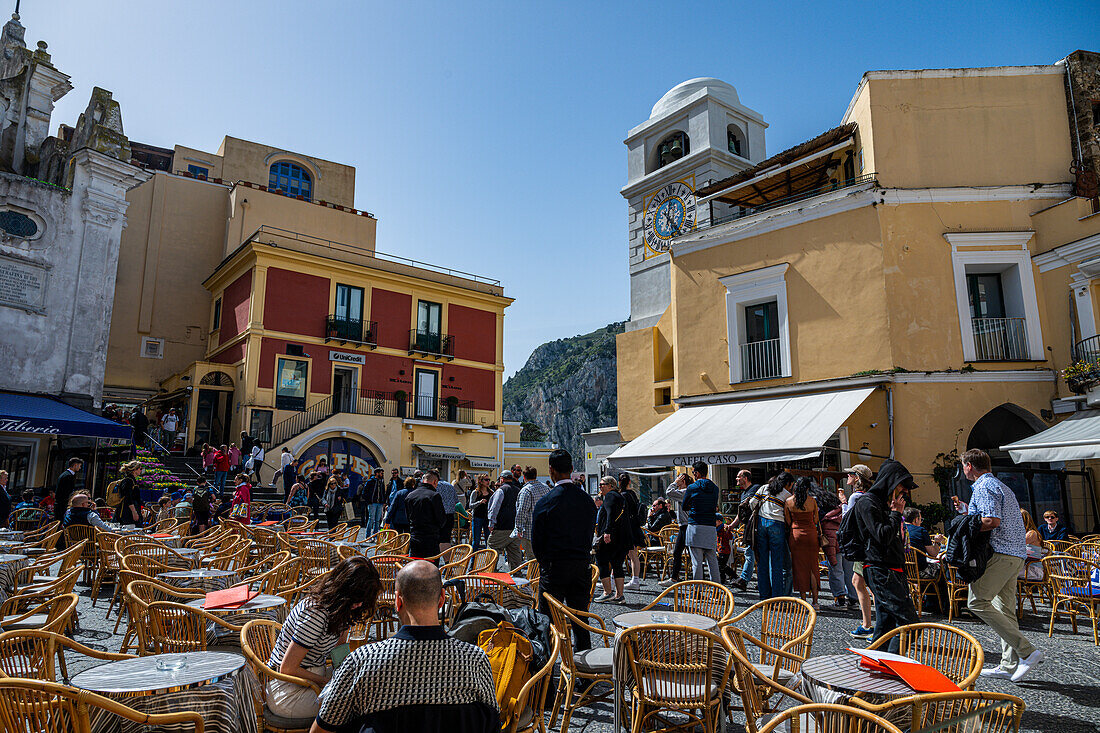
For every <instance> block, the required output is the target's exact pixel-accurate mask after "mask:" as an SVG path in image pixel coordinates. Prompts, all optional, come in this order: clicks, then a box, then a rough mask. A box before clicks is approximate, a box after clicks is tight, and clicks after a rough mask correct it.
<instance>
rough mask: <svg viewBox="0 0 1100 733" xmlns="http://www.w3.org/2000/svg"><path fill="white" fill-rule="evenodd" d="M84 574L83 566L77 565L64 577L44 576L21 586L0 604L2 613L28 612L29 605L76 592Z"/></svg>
mask: <svg viewBox="0 0 1100 733" xmlns="http://www.w3.org/2000/svg"><path fill="white" fill-rule="evenodd" d="M83 572H84V566H83V565H79V564H78V565H76V566H75V567H73V568H72V569H71V570H69V571H68V572H66V573H65V574H64V575H59V576H56V577H55V576H49V575H47V576H43V577H41V578H35V579H34V582H32V583H28V584H26V585H23V586H20V588H19V589H18V591H17V592H16V593H15V594H14V595H11V596H9V597H8V598H6V599H4V602H3V604H0V613H10V612H12V611H16V610H20V611H21V610H26V608H27V606H28V605H34V604H38V603H42V602H43V601H47V600H49V599H51V598H53V597H54V596H59V595H65V594H66V593H72V592H73V591H74V590H76V581H77V578H79V577H80V576H81V574H82V573H83Z"/></svg>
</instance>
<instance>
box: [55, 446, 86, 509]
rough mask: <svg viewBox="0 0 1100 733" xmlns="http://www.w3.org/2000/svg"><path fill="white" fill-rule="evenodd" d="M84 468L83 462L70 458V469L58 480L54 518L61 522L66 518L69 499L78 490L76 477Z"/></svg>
mask: <svg viewBox="0 0 1100 733" xmlns="http://www.w3.org/2000/svg"><path fill="white" fill-rule="evenodd" d="M83 467H84V461H83V460H81V459H80V458H70V459H69V467H68V468H67V469H66V470H64V471H62V472H61V475H60V476H59V477H58V478H57V486H56V488H55V489H54V494H53V501H54V504H53V515H54V517H53V518H54V519H56V520H57V521H59V522H60V521H61V520H62V519H64V518H65V510H66V509H68V508H69V497H70V496H72V495H73V491H75V490H76V475H77V474H78V473H80V469H82V468H83Z"/></svg>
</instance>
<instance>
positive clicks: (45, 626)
mask: <svg viewBox="0 0 1100 733" xmlns="http://www.w3.org/2000/svg"><path fill="white" fill-rule="evenodd" d="M18 598H19V596H12V597H11V598H8V599H7V600H6V601H4V603H3V605H0V628H3V629H5V630H6V631H27V630H32V629H37V630H40V631H52V632H53V633H55V634H63V633H65V632H66V631H67V630H68V629H69V626H70V625H71V624H72V622H73V621H74V620H75V619H76V604H77V595H76V594H75V593H66V594H64V595H59V596H54V597H52V598H49V599H46V600H41V601H40V602H39V603H38V605H35V606H31V607H28V608H27V609H26V610H25V611H22V612H9V611H8V608H9V603H10V604H11V607H20V606H21V605H22V604H19V603H18V601H17V600H13V599H18ZM36 600H37V599H36Z"/></svg>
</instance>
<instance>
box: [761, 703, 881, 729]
mask: <svg viewBox="0 0 1100 733" xmlns="http://www.w3.org/2000/svg"><path fill="white" fill-rule="evenodd" d="M758 730H759V733H772V732H773V731H783V732H784V733H902V731H901V729H900V728H898V727H897V726H896V725H894V724H893V723H891V722H889V721H887V720H883V719H882V718H880V717H879V716H877V715H874V714H872V713H868V712H866V711H864V710H859V709H858V708H853V707H849V706H847V705H831V704H826V703H813V704H810V705H799V706H797V707H793V708H789V709H787V710H783V711H782V712H779V713H776V714H775V717H773V718H771V719H770V720H769V721H768V724H767V725H765V726H764V727H763V728H759V729H758Z"/></svg>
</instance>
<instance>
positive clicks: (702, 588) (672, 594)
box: [642, 580, 735, 623]
mask: <svg viewBox="0 0 1100 733" xmlns="http://www.w3.org/2000/svg"><path fill="white" fill-rule="evenodd" d="M734 603H735V599H734V597H733V591H731V590H730V589H729V588H727V587H726V586H724V585H720V584H718V583H712V582H711V581H709V580H685V581H682V582H680V583H673V584H672V585H670V586H669V587H668V588H665V589H664V590H663V591H661V594H660V595H658V596H657V597H656V598H654V599H653V601H652V602H650V604H649V605H648V606H646V607H645V608H643V609H642V610H643V611H649V610H652V609H653V608H654V607H655V606H657V605H658V604H661V605H667V606H669V607H670V608H671V610H673V611H677V612H681V613H697V614H699V615H701V616H706V617H707V618H712V619H714V620H715V621H717V622H718V623H722V622H723V621H725V620H727V619H729V618H731V617H732V616H733V606H734Z"/></svg>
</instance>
